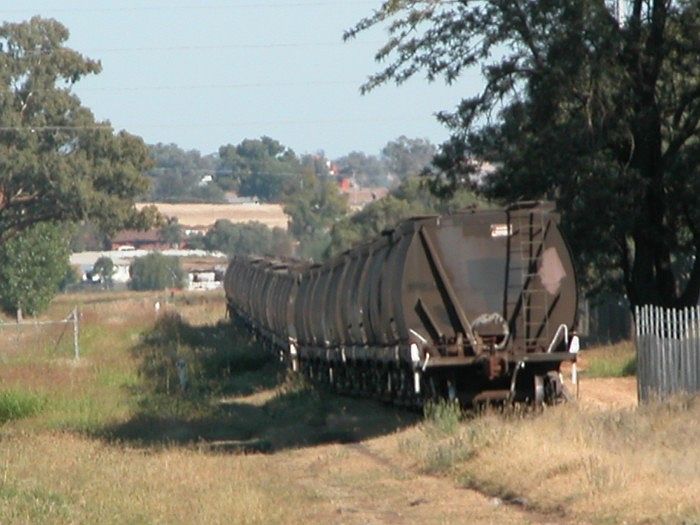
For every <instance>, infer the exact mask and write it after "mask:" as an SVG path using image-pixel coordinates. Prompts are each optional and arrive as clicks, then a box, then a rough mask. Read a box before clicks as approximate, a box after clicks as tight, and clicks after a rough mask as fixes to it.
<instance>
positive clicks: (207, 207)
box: [136, 202, 289, 230]
mask: <svg viewBox="0 0 700 525" xmlns="http://www.w3.org/2000/svg"><path fill="white" fill-rule="evenodd" d="M150 204H155V205H156V207H157V208H158V211H159V212H160V213H162V214H163V215H165V216H167V217H177V218H178V221H179V222H180V224H182V225H183V226H190V227H194V226H199V227H203V226H207V227H209V226H213V225H214V223H215V222H216V221H217V220H219V219H228V220H229V221H231V222H233V223H237V222H251V221H257V222H261V223H263V224H265V225H266V226H269V227H270V228H274V227H279V228H284V229H285V230H286V229H287V221H288V219H289V218H288V217H287V216H286V215H285V214H284V211H283V210H282V206H281V205H280V204H168V203H162V202H156V203H138V204H137V205H136V207H137V208H139V209H140V208H142V207H143V206H147V205H150Z"/></svg>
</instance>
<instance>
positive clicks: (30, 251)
mask: <svg viewBox="0 0 700 525" xmlns="http://www.w3.org/2000/svg"><path fill="white" fill-rule="evenodd" d="M68 256H69V250H68V239H67V236H66V232H65V228H64V227H61V226H57V225H54V224H51V223H40V224H37V225H35V226H32V227H31V228H29V229H27V230H25V231H23V232H22V233H21V234H19V235H18V236H16V237H13V238H12V239H10V240H8V241H7V242H5V243H4V244H2V245H1V246H0V303H1V304H2V308H3V309H4V310H6V311H7V312H13V311H15V310H17V309H21V310H22V311H23V312H24V313H28V314H36V313H39V312H41V311H42V310H43V309H44V308H46V307H47V306H48V304H49V303H50V302H51V299H53V297H54V296H55V295H56V293H57V292H58V290H59V286H60V284H61V282H62V281H63V279H64V277H65V276H66V273H67V271H68V270H69V269H70V266H69V264H68Z"/></svg>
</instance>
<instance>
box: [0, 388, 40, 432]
mask: <svg viewBox="0 0 700 525" xmlns="http://www.w3.org/2000/svg"><path fill="white" fill-rule="evenodd" d="M45 406H46V398H45V397H44V396H41V395H38V394H35V393H32V392H24V391H21V390H4V391H0V424H2V423H6V422H7V421H12V420H15V419H23V418H27V417H31V416H33V415H35V414H38V413H39V412H41V410H42V409H43V408H44V407H45Z"/></svg>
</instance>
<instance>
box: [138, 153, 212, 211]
mask: <svg viewBox="0 0 700 525" xmlns="http://www.w3.org/2000/svg"><path fill="white" fill-rule="evenodd" d="M149 153H150V157H151V159H152V160H153V164H154V166H153V168H151V169H150V170H149V171H148V173H147V175H148V177H149V179H150V180H151V190H150V193H149V194H148V199H149V200H152V201H158V202H223V201H224V193H223V190H222V189H221V188H220V187H219V186H218V185H217V184H215V183H213V182H210V183H204V184H203V183H202V179H204V177H206V176H212V175H214V173H215V171H216V170H217V168H218V160H217V159H216V158H215V156H214V155H204V156H203V155H202V154H201V153H200V152H199V151H197V150H189V151H185V150H183V149H182V148H180V147H178V146H177V145H175V144H161V143H158V144H155V145H153V146H149Z"/></svg>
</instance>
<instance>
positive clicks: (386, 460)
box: [227, 377, 637, 524]
mask: <svg viewBox="0 0 700 525" xmlns="http://www.w3.org/2000/svg"><path fill="white" fill-rule="evenodd" d="M636 395H637V394H636V382H635V380H634V378H614V379H591V378H585V377H584V378H583V379H582V381H581V383H580V389H579V401H578V402H579V403H580V404H582V405H583V406H585V407H588V408H591V409H593V410H600V409H611V408H626V407H633V406H635V405H636V403H637V397H636ZM274 400H275V393H274V391H272V390H265V391H261V392H259V393H257V394H254V395H249V396H240V397H235V398H231V399H229V400H228V401H227V402H228V403H230V404H231V405H232V406H236V407H237V408H236V410H237V411H238V413H240V414H241V415H245V414H248V415H247V416H246V417H254V419H255V420H256V421H257V425H258V428H256V429H255V432H254V434H255V436H256V437H258V438H261V439H264V440H267V441H269V442H270V444H271V450H272V457H273V458H274V461H273V462H272V465H274V467H273V469H274V471H275V472H274V477H278V478H281V479H285V480H288V484H289V487H290V488H291V489H292V490H293V491H298V492H300V493H305V494H309V495H310V496H309V500H308V505H307V509H306V510H304V511H303V514H305V515H306V516H307V518H308V521H309V522H310V523H343V524H384V523H386V524H400V523H476V524H485V523H498V524H501V523H503V524H509V523H518V524H520V523H538V524H539V523H563V522H565V520H564V519H563V518H562V517H561V516H558V515H546V514H542V513H539V512H536V511H533V510H532V509H529V508H527V507H524V506H520V505H517V504H512V503H511V504H509V503H504V502H502V501H500V500H498V499H497V498H492V497H489V496H487V495H485V494H482V493H480V492H478V491H475V490H471V489H466V488H462V487H460V486H459V484H458V483H457V482H455V481H454V478H449V477H447V476H445V477H439V476H434V475H426V474H422V473H421V470H420V466H419V465H417V464H416V459H415V456H414V455H413V454H411V453H410V451H408V450H407V447H409V446H411V445H410V443H411V438H412V436H414V435H415V434H417V433H419V432H420V429H419V428H418V427H417V426H416V422H417V418H415V417H414V418H413V419H410V417H409V418H408V421H403V422H402V423H400V424H399V423H397V424H396V425H395V426H392V425H388V426H387V425H386V422H387V420H388V419H390V418H393V417H396V418H398V419H402V418H403V419H405V418H404V417H403V416H402V414H403V412H401V411H396V410H392V409H391V408H387V407H383V406H382V405H379V404H376V403H375V404H372V403H368V402H363V401H359V402H358V401H355V400H349V399H348V398H341V397H337V396H330V397H329V400H328V401H327V402H326V404H325V405H323V407H324V408H323V415H322V416H321V417H320V419H318V418H317V419H314V421H313V423H312V424H311V425H310V424H308V422H306V423H303V422H301V421H298V422H297V421H296V419H295V418H294V417H290V416H289V415H288V414H287V413H286V410H285V411H283V412H279V411H275V410H272V409H270V406H271V405H270V404H271V403H273V402H274ZM357 403H359V404H357ZM341 405H342V409H341ZM285 417H286V418H287V419H285ZM280 418H281V419H280ZM371 429H374V430H371ZM301 435H305V437H304V438H301V437H300V436H301ZM324 436H326V437H324ZM327 436H331V437H327ZM336 436H339V437H336ZM307 438H308V441H307ZM315 439H320V440H319V441H314V440H315ZM338 440H340V441H342V442H338ZM314 442H316V443H319V444H316V445H313V444H312V443H314ZM268 457H270V456H268ZM268 465H269V463H268Z"/></svg>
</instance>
